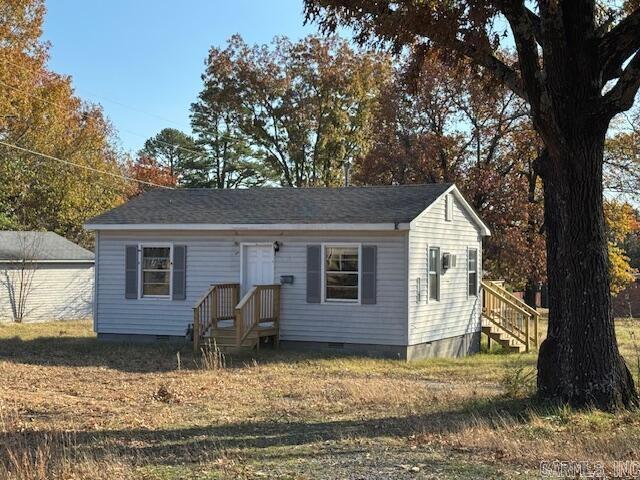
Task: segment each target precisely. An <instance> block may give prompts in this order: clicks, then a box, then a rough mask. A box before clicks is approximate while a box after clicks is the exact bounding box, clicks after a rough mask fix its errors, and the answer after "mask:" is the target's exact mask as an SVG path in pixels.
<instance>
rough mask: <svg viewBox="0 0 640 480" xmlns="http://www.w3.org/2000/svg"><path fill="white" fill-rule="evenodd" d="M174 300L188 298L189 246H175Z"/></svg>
mask: <svg viewBox="0 0 640 480" xmlns="http://www.w3.org/2000/svg"><path fill="white" fill-rule="evenodd" d="M172 293H173V294H172V299H173V300H184V299H186V298H187V246H186V245H174V246H173V292H172Z"/></svg>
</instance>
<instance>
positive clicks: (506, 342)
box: [482, 326, 525, 353]
mask: <svg viewBox="0 0 640 480" xmlns="http://www.w3.org/2000/svg"><path fill="white" fill-rule="evenodd" d="M482 333H484V334H485V335H486V336H487V337H488V338H490V339H491V340H493V341H494V342H496V343H497V344H498V345H500V346H501V347H502V348H503V349H505V350H506V351H507V352H509V353H521V352H523V351H524V350H525V346H524V345H522V343H520V342H519V341H517V340H515V339H514V338H513V337H511V336H510V335H509V334H508V333H506V332H503V331H501V330H500V329H498V328H495V327H493V326H483V327H482Z"/></svg>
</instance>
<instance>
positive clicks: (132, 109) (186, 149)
mask: <svg viewBox="0 0 640 480" xmlns="http://www.w3.org/2000/svg"><path fill="white" fill-rule="evenodd" d="M5 62H6V63H8V64H10V65H13V66H15V67H18V68H21V69H23V71H26V69H25V67H24V66H23V65H19V64H17V63H14V62H11V61H9V60H5ZM0 83H2V84H3V85H5V86H6V87H9V88H12V89H14V90H17V91H21V90H20V89H19V88H17V87H14V86H13V85H8V84H7V83H5V82H3V81H1V80H0ZM23 93H25V94H26V95H27V96H29V97H32V98H36V99H39V100H41V101H43V102H46V103H49V104H51V105H54V106H55V103H54V102H52V101H50V100H47V99H44V98H40V97H37V96H35V95H32V94H29V93H26V92H23ZM88 93H90V92H88ZM92 96H93V97H96V98H98V99H101V100H103V101H106V102H109V103H113V104H115V105H120V106H121V107H124V108H127V109H129V110H131V111H134V112H138V113H142V114H144V115H147V116H149V117H153V118H156V119H159V120H162V121H164V122H168V123H172V124H174V125H176V126H179V127H181V128H182V127H184V125H182V124H181V123H179V122H176V121H175V120H170V119H168V118H165V117H162V116H160V115H158V114H156V113H152V112H147V111H145V110H142V109H140V108H137V107H133V106H131V105H127V104H126V103H122V102H119V101H116V100H110V99H108V98H105V97H101V96H99V95H93V94H92ZM79 98H80V99H82V97H79ZM119 130H120V131H122V132H126V133H129V134H131V135H135V136H138V137H140V138H148V137H147V136H146V135H142V134H140V133H136V132H132V131H131V130H125V129H119ZM218 136H219V137H220V138H223V139H226V140H231V141H242V139H241V138H238V137H233V136H231V135H228V134H224V133H222V134H220V135H218ZM154 141H155V142H158V143H161V144H163V145H167V146H169V147H174V148H178V149H180V150H184V151H186V152H190V153H194V154H196V155H199V156H204V155H206V152H203V151H197V150H192V149H189V148H185V147H182V146H180V145H176V144H174V143H169V142H165V141H163V140H157V139H156V140H154Z"/></svg>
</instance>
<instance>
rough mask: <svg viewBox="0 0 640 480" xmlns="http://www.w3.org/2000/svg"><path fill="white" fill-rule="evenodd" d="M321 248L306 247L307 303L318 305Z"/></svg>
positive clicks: (320, 286)
mask: <svg viewBox="0 0 640 480" xmlns="http://www.w3.org/2000/svg"><path fill="white" fill-rule="evenodd" d="M321 262H322V247H321V246H320V245H308V246H307V303H320V299H321V296H322V291H321V290H322V263H321Z"/></svg>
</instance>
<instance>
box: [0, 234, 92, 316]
mask: <svg viewBox="0 0 640 480" xmlns="http://www.w3.org/2000/svg"><path fill="white" fill-rule="evenodd" d="M93 261H94V260H93V253H92V252H90V251H89V250H86V249H84V248H82V247H80V246H78V245H76V244H75V243H73V242H70V241H69V240H67V239H65V238H63V237H61V236H59V235H57V234H55V233H53V232H16V231H3V232H0V321H4V322H7V321H24V322H38V321H47V320H76V319H85V318H90V317H91V316H92V313H93V278H94V273H93Z"/></svg>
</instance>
